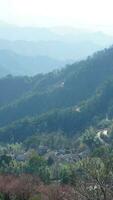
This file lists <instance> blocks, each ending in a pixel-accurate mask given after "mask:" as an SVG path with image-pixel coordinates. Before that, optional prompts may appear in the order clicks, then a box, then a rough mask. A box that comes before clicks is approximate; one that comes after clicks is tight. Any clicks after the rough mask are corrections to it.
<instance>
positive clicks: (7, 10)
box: [0, 0, 113, 29]
mask: <svg viewBox="0 0 113 200" xmlns="http://www.w3.org/2000/svg"><path fill="white" fill-rule="evenodd" d="M0 20H1V21H5V22H7V23H10V24H17V25H20V26H46V27H47V26H73V27H77V26H78V27H99V26H101V28H103V29H104V28H105V29H111V28H112V27H113V0H0Z"/></svg>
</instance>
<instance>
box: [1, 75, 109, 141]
mask: <svg viewBox="0 0 113 200" xmlns="http://www.w3.org/2000/svg"><path fill="white" fill-rule="evenodd" d="M106 114H107V115H108V116H109V119H111V120H112V119H113V78H112V79H111V80H109V81H107V82H106V83H105V84H104V85H103V87H101V88H100V89H99V90H98V91H97V92H95V94H94V95H93V96H92V97H91V98H90V99H88V100H87V101H85V102H84V103H82V104H80V105H79V107H76V106H73V107H70V108H65V109H56V110H53V111H49V112H48V113H45V114H42V115H40V116H36V117H31V118H24V119H21V120H18V121H16V122H13V123H12V124H11V125H8V126H6V127H4V128H1V129H0V140H1V141H4V142H10V141H11V140H12V138H13V140H14V141H16V142H17V141H18V142H20V141H24V140H25V139H26V138H28V137H30V136H32V135H37V134H40V133H46V134H47V133H53V134H54V133H56V132H64V133H65V134H67V135H70V136H72V135H74V134H78V133H79V134H80V133H82V132H83V131H85V129H86V128H88V127H90V126H93V125H96V124H98V122H99V121H101V120H103V119H105V118H106Z"/></svg>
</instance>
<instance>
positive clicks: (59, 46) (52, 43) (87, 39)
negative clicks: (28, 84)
mask: <svg viewBox="0 0 113 200" xmlns="http://www.w3.org/2000/svg"><path fill="white" fill-rule="evenodd" d="M112 42H113V38H112V37H111V36H109V35H106V34H104V33H101V32H88V31H85V30H79V29H73V28H69V27H63V28H60V27H54V28H52V27H50V28H35V27H17V26H14V25H8V24H5V23H1V24H0V71H1V73H0V76H1V77H3V76H5V75H7V74H12V75H35V74H38V73H47V72H50V71H52V70H55V69H61V68H62V67H64V66H65V65H66V64H70V63H72V62H75V61H78V60H81V59H84V58H86V57H87V56H89V55H91V54H92V53H94V52H95V51H97V50H100V49H103V48H106V47H108V46H109V45H110V44H112ZM28 56H29V57H28Z"/></svg>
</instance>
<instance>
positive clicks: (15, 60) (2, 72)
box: [0, 50, 65, 77]
mask: <svg viewBox="0 0 113 200" xmlns="http://www.w3.org/2000/svg"><path fill="white" fill-rule="evenodd" d="M64 65H65V62H63V61H60V60H55V59H53V58H50V57H48V56H23V55H20V54H17V53H14V52H13V51H11V50H0V77H3V76H6V75H8V74H11V75H15V76H20V75H21V76H22V75H28V76H32V75H35V74H38V73H47V72H49V71H52V70H55V69H57V68H61V67H63V66H64Z"/></svg>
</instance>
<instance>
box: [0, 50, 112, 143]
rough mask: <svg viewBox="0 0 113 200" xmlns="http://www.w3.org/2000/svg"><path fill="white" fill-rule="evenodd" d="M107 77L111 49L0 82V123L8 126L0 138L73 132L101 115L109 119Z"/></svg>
mask: <svg viewBox="0 0 113 200" xmlns="http://www.w3.org/2000/svg"><path fill="white" fill-rule="evenodd" d="M112 74H113V48H112V47H111V48H109V49H105V50H103V51H100V52H98V53H96V54H94V55H93V56H91V57H88V58H87V59H86V60H83V61H80V62H77V63H74V64H73V65H68V66H67V67H65V68H64V69H62V70H60V71H54V72H51V73H48V74H45V75H41V74H40V75H37V76H35V77H11V76H8V77H6V78H4V79H1V80H0V81H1V86H0V93H1V96H0V99H1V102H0V105H1V107H0V125H1V127H3V126H7V125H8V127H6V128H1V130H0V132H1V137H2V138H4V139H5V137H6V135H7V137H6V140H7V141H8V138H9V139H10V138H11V137H12V135H15V140H16V139H17V140H18V139H19V140H23V139H26V138H27V137H28V136H29V135H30V136H31V135H33V134H35V133H39V132H46V133H49V132H54V131H59V130H61V131H63V132H64V133H67V134H76V133H78V132H81V131H83V130H85V128H87V127H88V126H90V125H92V124H93V123H96V120H97V119H102V118H105V116H106V114H108V115H109V116H110V117H111V118H112V112H113V111H112V110H113V108H112V101H113V97H112V90H113V88H112V85H113V81H112V78H113V77H112ZM5 87H6V89H5ZM26 117H27V118H26ZM24 118H25V119H24ZM18 120H19V121H18ZM14 121H16V122H14ZM97 121H98V120H97ZM12 122H13V123H12ZM10 123H12V125H9V124H10ZM2 138H1V139H2Z"/></svg>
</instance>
